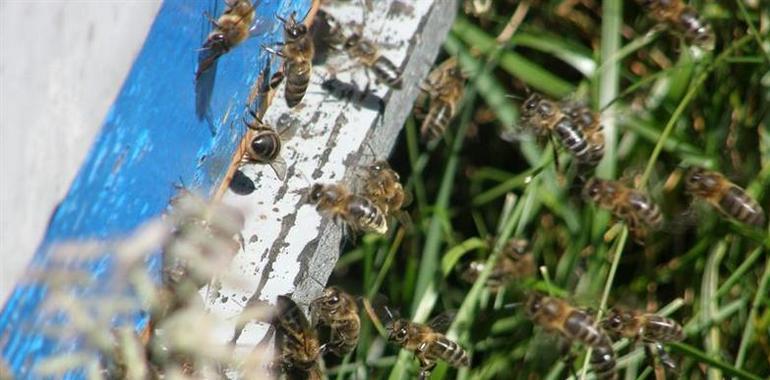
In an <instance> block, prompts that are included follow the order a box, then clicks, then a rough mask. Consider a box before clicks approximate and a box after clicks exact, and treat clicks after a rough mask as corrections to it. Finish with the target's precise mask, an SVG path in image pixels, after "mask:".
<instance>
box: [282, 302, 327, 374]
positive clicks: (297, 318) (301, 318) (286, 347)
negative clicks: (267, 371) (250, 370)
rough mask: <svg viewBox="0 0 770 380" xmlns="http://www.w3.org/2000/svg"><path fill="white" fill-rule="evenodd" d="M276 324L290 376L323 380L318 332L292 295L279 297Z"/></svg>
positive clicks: (283, 360) (284, 369) (283, 362)
mask: <svg viewBox="0 0 770 380" xmlns="http://www.w3.org/2000/svg"><path fill="white" fill-rule="evenodd" d="M273 325H274V326H275V328H276V330H277V334H276V337H275V341H276V346H277V350H278V352H279V354H278V355H279V362H280V365H281V369H282V370H283V372H284V373H286V374H287V376H288V377H289V378H290V379H321V372H320V369H319V368H318V358H319V356H320V354H321V348H320V344H319V341H318V335H317V334H316V330H315V329H314V328H313V327H312V326H311V325H310V322H308V320H307V318H305V315H304V314H303V313H302V311H301V310H300V309H299V307H297V304H296V303H294V301H292V300H291V298H289V297H286V296H278V302H277V306H276V315H275V317H274V320H273Z"/></svg>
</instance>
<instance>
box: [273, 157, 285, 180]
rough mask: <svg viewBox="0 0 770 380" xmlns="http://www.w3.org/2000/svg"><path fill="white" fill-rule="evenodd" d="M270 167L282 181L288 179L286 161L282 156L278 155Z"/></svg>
mask: <svg viewBox="0 0 770 380" xmlns="http://www.w3.org/2000/svg"><path fill="white" fill-rule="evenodd" d="M270 167H271V168H272V169H273V171H274V172H275V175H276V176H278V178H279V179H280V180H281V181H284V180H286V171H287V170H286V161H285V160H284V159H283V158H282V157H276V158H275V160H273V161H272V162H271V163H270Z"/></svg>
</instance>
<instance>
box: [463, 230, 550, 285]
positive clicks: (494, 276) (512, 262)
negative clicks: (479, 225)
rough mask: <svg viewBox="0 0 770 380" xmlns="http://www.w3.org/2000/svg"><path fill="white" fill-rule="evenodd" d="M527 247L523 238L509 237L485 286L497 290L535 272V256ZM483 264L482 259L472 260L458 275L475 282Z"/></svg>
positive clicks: (484, 263) (482, 269) (527, 243)
mask: <svg viewBox="0 0 770 380" xmlns="http://www.w3.org/2000/svg"><path fill="white" fill-rule="evenodd" d="M528 248H529V242H528V241H527V240H524V239H511V240H510V241H508V242H507V243H506V244H505V247H503V250H502V251H501V252H500V256H499V258H498V260H497V263H496V264H495V266H494V268H492V272H491V273H490V274H489V278H488V279H487V287H489V288H490V290H491V291H492V292H495V293H496V292H498V291H499V290H500V289H501V288H503V287H505V286H506V285H507V284H509V283H510V282H511V281H513V280H515V279H520V278H526V277H530V276H532V275H533V274H534V273H535V258H534V256H532V253H530V252H527V249H528ZM485 265H486V261H484V260H475V261H472V262H471V263H470V264H468V267H467V268H465V270H464V271H463V272H462V274H461V275H460V276H461V278H462V279H463V280H465V281H466V282H469V283H473V282H476V279H478V278H479V275H480V274H481V272H483V271H484V266H485Z"/></svg>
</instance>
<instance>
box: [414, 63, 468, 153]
mask: <svg viewBox="0 0 770 380" xmlns="http://www.w3.org/2000/svg"><path fill="white" fill-rule="evenodd" d="M465 80H466V77H465V75H464V74H463V72H462V70H461V69H460V67H459V65H458V64H457V59H456V58H449V59H447V60H446V61H444V62H443V63H441V65H439V66H438V67H436V68H435V69H434V70H433V71H431V73H430V74H429V75H428V79H427V81H426V82H427V83H426V84H425V85H423V86H421V87H422V91H423V92H424V93H427V94H428V96H429V98H430V106H429V108H428V113H427V115H426V116H425V119H423V121H422V125H421V126H420V135H421V136H422V140H423V141H426V142H427V141H433V140H436V139H439V138H440V137H441V136H443V135H444V132H445V131H446V129H447V127H448V126H449V123H450V122H451V121H452V119H453V118H454V117H455V116H456V115H457V110H458V106H459V103H460V100H462V97H463V93H464V92H465Z"/></svg>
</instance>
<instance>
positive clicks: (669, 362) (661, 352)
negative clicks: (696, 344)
mask: <svg viewBox="0 0 770 380" xmlns="http://www.w3.org/2000/svg"><path fill="white" fill-rule="evenodd" d="M655 348H657V349H658V357H659V358H660V362H661V364H663V366H664V367H666V368H667V369H669V370H672V371H673V370H676V362H674V359H672V358H671V356H670V355H669V354H668V352H666V349H665V348H663V344H662V343H660V342H656V343H655Z"/></svg>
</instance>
